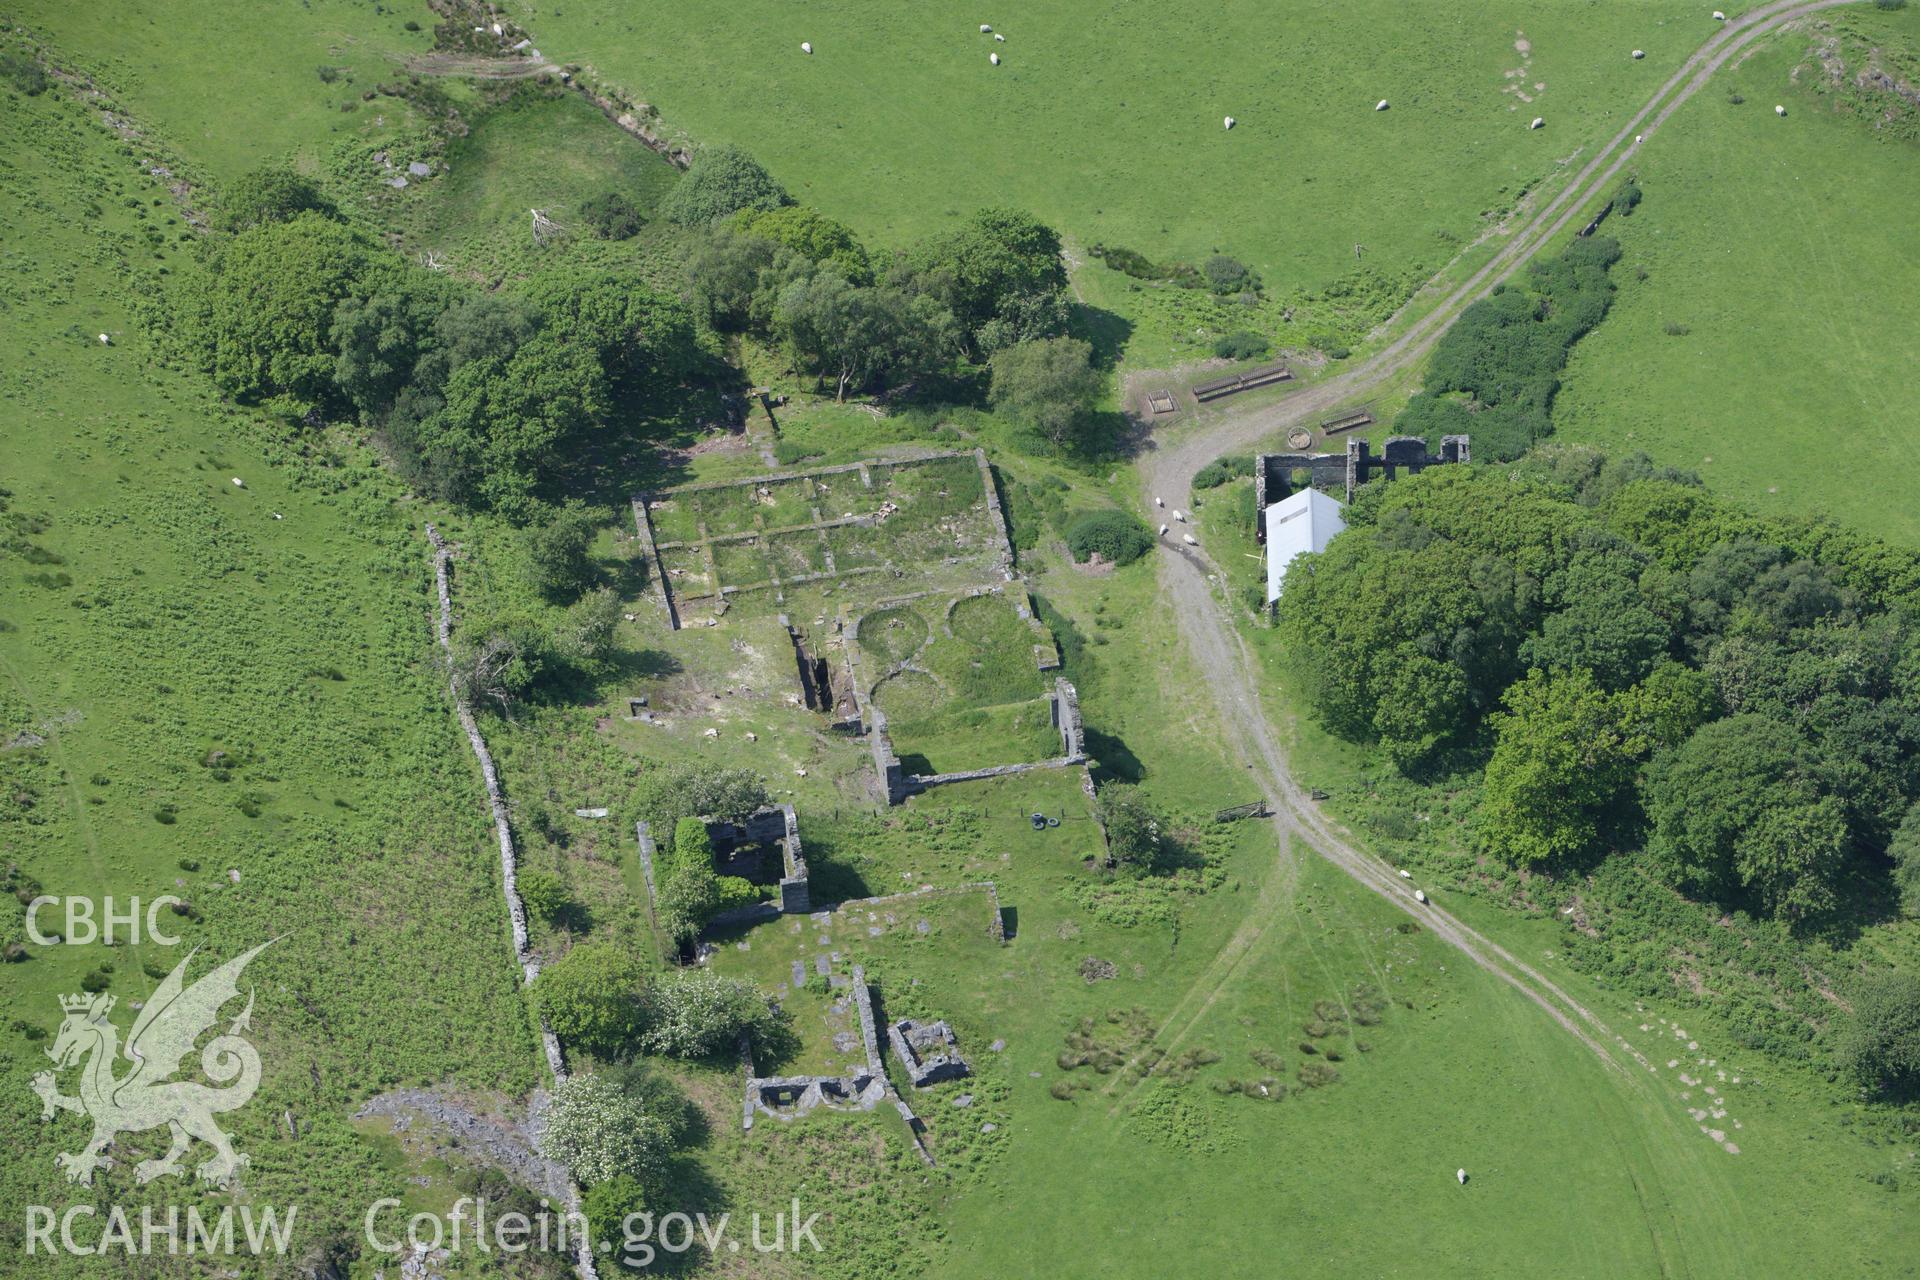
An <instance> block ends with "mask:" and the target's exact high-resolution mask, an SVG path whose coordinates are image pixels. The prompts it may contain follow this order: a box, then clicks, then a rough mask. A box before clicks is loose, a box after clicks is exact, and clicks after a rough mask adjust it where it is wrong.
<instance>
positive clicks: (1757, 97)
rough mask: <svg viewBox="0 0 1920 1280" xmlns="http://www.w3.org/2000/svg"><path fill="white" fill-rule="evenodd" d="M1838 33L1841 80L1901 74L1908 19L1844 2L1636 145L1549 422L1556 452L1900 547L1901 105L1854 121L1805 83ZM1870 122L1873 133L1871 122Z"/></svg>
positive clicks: (1909, 132) (1915, 295)
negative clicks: (1613, 257) (1683, 476)
mask: <svg viewBox="0 0 1920 1280" xmlns="http://www.w3.org/2000/svg"><path fill="white" fill-rule="evenodd" d="M1841 33H1849V34H1847V38H1846V39H1845V41H1844V42H1843V44H1842V46H1841V47H1842V48H1843V49H1844V50H1845V51H1846V52H1847V54H1848V59H1849V61H1850V63H1851V66H1850V67H1849V71H1848V75H1849V76H1850V75H1852V74H1855V73H1857V72H1858V71H1859V70H1861V68H1862V65H1863V64H1862V59H1861V58H1860V57H1859V56H1858V51H1859V50H1860V49H1861V48H1863V47H1866V46H1881V47H1885V48H1886V49H1888V50H1889V51H1893V52H1895V53H1900V52H1904V53H1905V56H1906V58H1907V59H1908V60H1909V63H1910V62H1911V59H1912V57H1913V55H1914V52H1915V51H1916V50H1920V10H1914V9H1908V10H1905V11H1899V12H1892V13H1886V12H1880V11H1877V10H1871V9H1866V8H1864V7H1863V8H1861V9H1860V10H1859V11H1857V12H1856V11H1851V10H1850V11H1848V12H1847V13H1846V14H1845V15H1844V16H1842V17H1838V18H1835V19H1833V21H1832V23H1831V24H1828V23H1826V22H1822V23H1820V24H1818V25H1815V26H1812V27H1808V28H1805V29H1801V30H1796V31H1793V32H1789V33H1787V34H1785V35H1782V36H1780V37H1778V38H1776V39H1775V40H1774V41H1772V42H1771V44H1770V45H1769V46H1768V47H1767V48H1766V49H1764V50H1763V51H1762V52H1760V53H1758V54H1756V55H1755V56H1754V57H1752V58H1751V59H1749V60H1748V61H1746V62H1745V63H1744V64H1743V65H1741V66H1740V67H1739V69H1738V70H1734V71H1731V72H1729V73H1728V74H1727V75H1725V76H1724V77H1723V79H1724V86H1723V87H1722V88H1721V90H1720V91H1718V92H1703V93H1701V94H1699V95H1698V96H1697V97H1695V98H1694V100H1693V101H1692V102H1690V103H1688V104H1687V106H1686V107H1685V109H1683V110H1682V111H1681V112H1680V113H1679V114H1678V115H1676V116H1675V117H1674V119H1673V120H1672V121H1671V122H1670V123H1669V124H1668V125H1667V126H1666V127H1665V128H1664V129H1663V130H1662V131H1661V132H1660V134H1659V136H1657V137H1655V138H1652V139H1649V140H1648V143H1647V145H1646V147H1645V148H1644V150H1643V151H1642V152H1641V161H1640V173H1641V185H1642V186H1643V187H1644V188H1645V190H1646V193H1647V198H1646V200H1645V202H1644V203H1642V205H1641V206H1640V208H1639V210H1638V211H1637V212H1636V213H1635V214H1634V216H1633V217H1632V218H1629V219H1625V220H1622V221H1619V222H1617V223H1610V224H1609V226H1608V233H1609V234H1611V235H1614V236H1617V237H1618V238H1619V239H1620V242H1621V244H1622V246H1623V247H1624V249H1625V257H1624V259H1623V261H1622V265H1621V268H1620V269H1618V270H1616V271H1615V272H1614V276H1615V279H1616V280H1618V281H1619V283H1620V293H1619V296H1618V298H1617V299H1616V301H1615V303H1614V309H1613V312H1612V314H1611V315H1610V316H1609V317H1608V319H1607V322H1606V323H1605V324H1604V325H1602V326H1600V328H1599V329H1597V330H1596V331H1595V332H1594V333H1593V334H1591V335H1589V336H1588V337H1587V338H1586V340H1585V341H1583V342H1582V343H1581V344H1580V345H1579V347H1577V348H1576V349H1575V351H1574V356H1573V360H1572V363H1571V365H1570V366H1569V368H1568V370H1567V375H1566V386H1565V389H1564V390H1563V391H1562V392H1561V394H1560V397H1559V399H1558V401H1557V402H1556V411H1555V421H1556V424H1557V428H1558V434H1559V438H1560V439H1563V440H1578V441H1585V442H1589V443H1593V444H1597V445H1601V446H1603V447H1605V448H1608V449H1614V450H1620V449H1643V450H1645V451H1646V452H1648V453H1650V454H1652V455H1653V456H1654V457H1655V458H1656V459H1658V460H1659V461H1661V462H1663V463H1668V464H1671V465H1675V466H1683V467H1691V468H1695V469H1697V470H1698V471H1699V472H1700V473H1701V475H1702V476H1703V477H1705V478H1706V480H1707V482H1708V483H1709V484H1710V485H1712V486H1714V487H1715V488H1721V489H1725V490H1727V491H1729V492H1732V493H1737V494H1739V495H1741V496H1742V497H1743V498H1745V499H1747V500H1749V501H1751V502H1752V503H1753V504H1754V506H1755V507H1756V508H1757V509H1759V510H1761V511H1765V512H1769V513H1790V512H1796V511H1805V510H1815V511H1825V512H1830V513H1832V514H1833V515H1836V516H1839V517H1841V518H1843V519H1846V520H1848V521H1851V522H1853V523H1856V524H1858V525H1860V526H1861V527H1863V528H1866V529H1869V530H1871V531H1873V532H1875V533H1881V534H1885V535H1888V536H1890V537H1896V538H1901V539H1904V540H1912V539H1914V538H1916V537H1920V510H1916V508H1915V507H1914V505H1913V503H1912V502H1911V501H1909V500H1908V495H1909V494H1911V493H1912V491H1913V487H1914V485H1915V483H1916V481H1920V461H1916V458H1915V455H1914V451H1913V449H1912V441H1913V439H1914V438H1915V434H1916V432H1920V403H1916V402H1915V401H1914V399H1913V397H1912V396H1910V395H1907V394H1905V388H1906V386H1907V384H1908V383H1909V382H1910V381H1911V370H1912V365H1913V351H1912V345H1911V344H1912V337H1913V335H1914V333H1916V332H1920V257H1917V256H1916V255H1915V253H1914V251H1913V236H1912V210H1913V209H1914V208H1915V207H1916V206H1917V205H1920V149H1916V148H1917V147H1920V143H1916V141H1914V140H1913V138H1914V136H1915V135H1914V132H1913V129H1912V126H1911V119H1912V116H1913V115H1914V113H1915V109H1914V108H1912V107H1911V106H1910V105H1907V104H1904V103H1902V102H1901V101H1899V100H1898V99H1896V98H1893V97H1891V96H1889V95H1885V94H1880V95H1875V99H1869V100H1868V101H1867V104H1866V105H1867V110H1868V111H1869V112H1871V113H1872V116H1871V117H1870V118H1869V119H1868V120H1864V121H1863V120H1862V119H1860V118H1858V117H1857V116H1854V115H1851V114H1843V111H1842V109H1841V108H1843V107H1844V106H1846V105H1847V104H1848V103H1849V101H1850V99H1851V98H1852V97H1853V95H1836V94H1834V93H1832V92H1830V91H1816V86H1821V87H1822V88H1824V75H1823V74H1822V72H1821V70H1820V67H1819V63H1818V61H1817V59H1814V58H1810V57H1809V55H1808V50H1809V47H1810V46H1813V45H1816V44H1819V43H1824V42H1825V41H1826V40H1828V39H1829V38H1832V37H1834V36H1835V35H1836V34H1841ZM1895 71H1896V72H1898V71H1899V66H1898V64H1896V65H1895ZM1908 75H1909V78H1910V79H1911V71H1910V70H1909V72H1908ZM1734 93H1738V94H1740V95H1741V96H1743V97H1744V98H1745V101H1744V102H1742V103H1740V104H1737V105H1736V104H1735V103H1733V102H1732V101H1731V100H1730V95H1731V94H1734ZM1876 99H1877V100H1876ZM1776 103H1779V104H1782V105H1784V106H1786V107H1787V111H1788V114H1787V115H1786V117H1785V118H1781V117H1779V116H1777V115H1775V114H1774V111H1773V107H1774V105H1775V104H1776ZM1882 112H1884V113H1886V121H1885V123H1886V125H1887V126H1888V127H1885V128H1875V127H1873V124H1874V122H1875V119H1874V118H1875V117H1878V116H1879V114H1880V113H1882ZM1903 120H1904V121H1905V122H1906V127H1905V130H1904V132H1905V135H1906V136H1905V137H1904V138H1903V137H1902V128H1901V125H1902V121H1903ZM1636 268H1644V269H1645V272H1646V278H1645V279H1643V280H1636V279H1635V269H1636ZM1670 327H1672V328H1675V329H1680V330H1683V331H1682V332H1670V331H1669V329H1670Z"/></svg>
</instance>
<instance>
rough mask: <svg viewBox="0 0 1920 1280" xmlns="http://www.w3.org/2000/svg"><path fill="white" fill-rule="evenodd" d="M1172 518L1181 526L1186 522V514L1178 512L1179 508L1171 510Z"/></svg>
mask: <svg viewBox="0 0 1920 1280" xmlns="http://www.w3.org/2000/svg"><path fill="white" fill-rule="evenodd" d="M1173 518H1174V519H1175V520H1177V521H1178V522H1180V523H1181V524H1185V523H1186V522H1187V513H1186V512H1184V511H1182V510H1180V508H1178V507H1175V508H1174V509H1173Z"/></svg>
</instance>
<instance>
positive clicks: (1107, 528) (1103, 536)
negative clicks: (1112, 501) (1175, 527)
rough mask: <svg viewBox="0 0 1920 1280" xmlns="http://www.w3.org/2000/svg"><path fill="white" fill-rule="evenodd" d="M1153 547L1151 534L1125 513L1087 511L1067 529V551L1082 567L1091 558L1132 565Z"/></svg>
mask: <svg viewBox="0 0 1920 1280" xmlns="http://www.w3.org/2000/svg"><path fill="white" fill-rule="evenodd" d="M1152 546H1153V531H1152V530H1151V529H1149V528H1147V526H1146V525H1145V524H1143V523H1141V521H1140V518H1139V517H1138V516H1134V515H1130V514H1129V513H1127V512H1125V511H1119V510H1106V511H1089V512H1087V513H1086V514H1085V515H1083V516H1079V517H1077V518H1076V519H1075V520H1074V522H1073V523H1072V524H1071V525H1070V526H1068V528H1067V549H1068V550H1070V551H1072V552H1073V558H1074V559H1075V560H1077V561H1079V562H1080V563H1082V564H1084V563H1086V562H1087V561H1088V560H1089V559H1091V558H1092V557H1094V556H1096V555H1097V556H1099V557H1100V558H1101V559H1102V560H1106V561H1109V562H1111V563H1113V564H1120V565H1126V564H1132V563H1133V562H1134V561H1135V560H1138V559H1139V558H1140V557H1141V556H1143V555H1145V554H1146V553H1147V552H1148V550H1149V549H1151V548H1152Z"/></svg>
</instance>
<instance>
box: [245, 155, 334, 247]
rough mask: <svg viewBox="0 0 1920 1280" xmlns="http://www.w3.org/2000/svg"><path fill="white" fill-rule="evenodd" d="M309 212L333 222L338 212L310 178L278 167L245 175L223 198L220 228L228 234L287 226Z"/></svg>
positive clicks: (256, 170) (269, 167) (257, 170)
mask: <svg viewBox="0 0 1920 1280" xmlns="http://www.w3.org/2000/svg"><path fill="white" fill-rule="evenodd" d="M308 212H312V213H319V214H323V215H325V216H327V217H329V218H330V217H333V216H334V215H335V213H336V210H335V209H334V206H333V202H332V201H330V200H328V199H327V198H326V197H325V196H324V195H322V194H321V192H320V188H319V187H318V186H316V185H314V183H313V181H312V180H311V179H310V178H306V177H304V176H302V175H300V174H298V173H295V172H294V171H293V170H292V169H288V168H285V167H283V166H278V165H274V166H268V167H267V168H263V169H255V170H253V171H252V172H251V173H247V174H244V175H242V176H241V177H239V178H237V179H236V180H235V181H234V183H233V185H232V186H230V187H228V188H227V189H226V191H224V192H222V193H221V197H220V225H221V226H222V227H223V228H224V229H226V230H228V231H245V230H248V229H249V228H251V227H257V226H260V225H262V224H263V223H268V222H286V221H289V220H290V219H292V218H294V217H296V216H298V215H299V214H302V213H308Z"/></svg>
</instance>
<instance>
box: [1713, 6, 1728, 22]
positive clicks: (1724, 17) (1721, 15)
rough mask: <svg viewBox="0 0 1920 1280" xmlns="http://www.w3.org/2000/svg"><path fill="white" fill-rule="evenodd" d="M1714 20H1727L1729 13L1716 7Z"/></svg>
mask: <svg viewBox="0 0 1920 1280" xmlns="http://www.w3.org/2000/svg"><path fill="white" fill-rule="evenodd" d="M1713 20H1714V21H1715V22H1725V21H1726V20H1727V15H1726V14H1724V13H1722V12H1720V11H1719V10H1718V9H1715V10H1714V11H1713Z"/></svg>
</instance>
